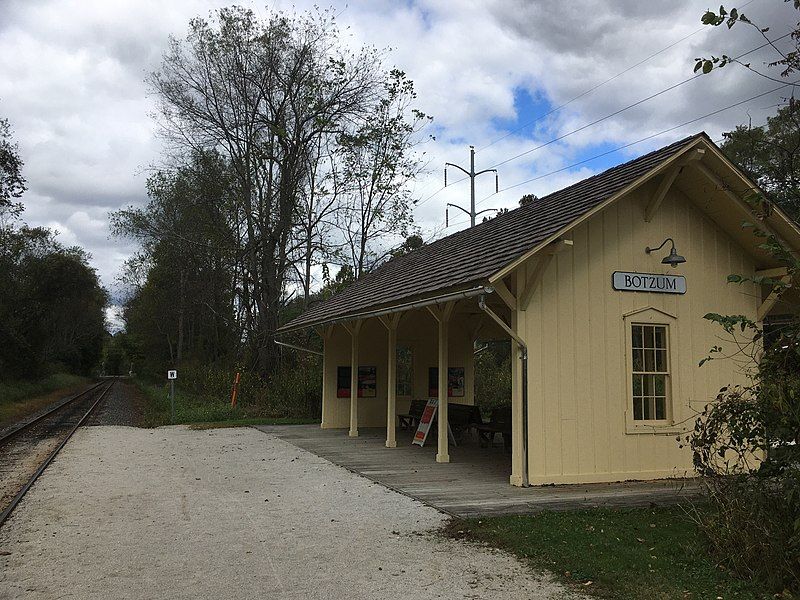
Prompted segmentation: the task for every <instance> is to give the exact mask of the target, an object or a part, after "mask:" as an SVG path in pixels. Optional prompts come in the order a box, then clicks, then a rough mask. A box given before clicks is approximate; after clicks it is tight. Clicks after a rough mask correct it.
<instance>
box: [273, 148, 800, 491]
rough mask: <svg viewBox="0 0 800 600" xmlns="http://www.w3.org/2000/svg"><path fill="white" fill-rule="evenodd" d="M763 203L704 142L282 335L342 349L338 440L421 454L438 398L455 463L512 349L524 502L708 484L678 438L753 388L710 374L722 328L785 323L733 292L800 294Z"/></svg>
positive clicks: (332, 400)
mask: <svg viewBox="0 0 800 600" xmlns="http://www.w3.org/2000/svg"><path fill="white" fill-rule="evenodd" d="M754 190H756V186H755V185H754V183H753V182H751V181H749V180H748V179H747V177H746V176H745V175H744V174H743V173H742V172H740V171H739V170H738V169H737V168H736V167H735V166H734V165H733V164H732V163H731V162H730V161H728V160H727V159H726V158H725V157H724V156H723V154H722V152H721V151H720V150H719V148H718V147H717V146H716V145H715V144H714V143H713V142H712V141H711V140H710V139H709V138H708V136H707V135H706V134H704V133H700V134H697V135H694V136H692V137H689V138H686V139H684V140H681V141H679V142H676V143H674V144H671V145H669V146H666V147H664V148H661V149H659V150H656V151H655V152H651V153H649V154H647V155H644V156H642V157H640V158H637V159H635V160H632V161H630V162H628V163H625V164H622V165H619V166H617V167H614V168H612V169H609V170H607V171H605V172H603V173H601V174H599V175H595V176H593V177H590V178H588V179H585V180H583V181H581V182H578V183H576V184H574V185H571V186H569V187H567V188H565V189H563V190H560V191H558V192H555V193H552V194H550V195H548V196H546V197H544V198H541V199H538V200H536V201H534V202H532V203H529V204H526V205H524V206H521V207H520V208H517V209H515V210H512V211H510V212H508V213H506V214H502V215H500V216H498V217H496V218H493V219H491V220H489V221H486V222H483V223H481V224H479V225H477V226H475V227H473V228H470V229H467V230H464V231H459V232H457V233H455V234H453V235H450V236H448V237H445V238H442V239H440V240H437V241H435V242H433V243H431V244H429V245H426V246H424V247H422V248H420V249H418V250H416V251H414V252H412V253H410V254H408V255H406V256H403V257H400V258H396V259H394V260H391V261H389V262H387V263H386V264H384V265H383V266H381V267H380V268H378V269H377V270H375V271H374V272H372V273H370V274H368V275H366V276H364V277H363V278H361V279H360V280H358V281H356V282H355V283H354V284H353V285H351V286H350V287H349V288H347V289H345V290H344V291H342V292H341V293H339V294H337V295H335V296H333V297H332V298H330V299H328V300H326V301H323V302H320V303H319V304H316V305H313V306H311V307H310V308H309V309H308V310H307V311H306V312H305V313H304V314H302V315H300V316H299V317H297V318H296V319H294V320H293V321H291V322H290V323H287V324H286V325H284V326H283V327H282V328H281V330H280V331H282V332H289V331H295V330H299V329H305V328H314V329H315V330H316V331H317V332H318V333H319V335H320V336H321V337H322V338H323V340H324V359H323V361H324V368H323V371H324V376H323V397H322V423H321V426H322V427H323V428H340V429H342V435H343V436H348V435H349V436H351V437H357V436H358V435H359V428H364V427H385V428H386V442H385V445H386V447H387V448H386V452H392V451H393V450H392V449H393V448H394V447H396V446H397V444H398V443H402V444H409V443H410V438H409V439H406V438H405V437H403V438H402V439H400V438H399V437H398V434H397V431H396V429H397V421H398V419H397V415H399V414H405V413H407V412H408V410H409V407H410V406H411V403H412V401H413V400H415V399H417V400H418V399H425V398H429V397H435V398H437V399H438V418H437V424H436V425H435V428H436V429H435V431H436V433H437V435H436V441H435V444H436V455H435V460H436V461H437V462H448V461H450V460H451V458H450V444H451V442H450V438H449V436H448V430H447V423H448V413H449V412H452V406H453V405H455V404H459V405H473V404H475V403H476V398H475V369H474V365H475V363H474V351H475V340H478V339H480V340H510V341H511V347H512V374H511V375H512V393H511V467H510V473H508V475H509V481H510V483H511V484H512V485H516V486H524V485H540V484H551V483H591V482H610V481H623V480H631V479H659V478H666V477H673V476H687V475H688V476H691V475H692V474H693V473H692V460H691V453H690V451H689V450H688V449H687V448H680V447H679V445H678V443H677V441H676V436H678V435H680V434H681V433H682V432H684V431H685V430H687V429H688V428H690V427H691V426H692V425H693V421H694V418H695V415H696V414H697V413H698V412H699V411H700V410H702V407H703V406H704V405H705V404H706V403H708V402H709V401H711V400H713V398H714V397H715V396H716V394H717V393H718V391H719V389H720V388H721V387H722V386H724V385H727V384H729V383H732V382H737V381H741V380H742V377H743V375H742V373H741V372H740V365H739V364H738V363H737V362H735V361H731V360H718V361H711V362H708V363H706V364H704V365H703V366H702V367H701V366H699V362H700V360H701V359H703V358H704V357H705V356H707V355H708V352H709V349H710V348H711V347H712V346H714V345H716V344H719V343H720V340H719V337H720V330H719V328H718V327H717V326H716V325H715V324H713V323H711V322H709V321H708V320H706V319H704V315H706V314H707V313H710V312H714V313H720V314H740V315H747V316H749V317H751V318H753V319H755V320H758V321H764V320H765V319H768V318H770V317H771V316H773V315H779V314H781V306H780V303H779V302H777V301H776V298H775V297H773V296H771V295H769V294H768V292H767V290H765V289H761V288H760V287H759V286H756V285H755V284H731V283H728V282H727V277H728V275H730V274H740V275H743V276H754V275H758V274H765V275H768V276H771V277H784V276H785V274H786V273H785V270H782V269H781V266H780V264H779V263H778V262H777V261H776V260H775V259H774V258H773V257H772V256H771V255H770V254H769V253H767V252H766V251H764V250H763V249H761V248H760V245H761V244H762V243H763V241H764V238H763V234H768V235H773V236H775V237H776V238H777V239H779V240H780V241H782V242H783V243H784V244H785V245H786V246H787V247H789V248H791V249H800V229H798V227H797V225H796V224H794V223H793V222H792V221H791V220H790V219H789V218H788V217H786V216H785V215H784V214H783V213H782V212H781V211H780V210H779V209H777V208H776V207H774V206H772V205H769V204H766V203H761V204H759V206H758V208H753V207H752V206H751V204H750V203H749V202H748V200H747V198H748V197H749V196H750V195H751V194H752V192H753V191H754ZM756 191H757V190H756ZM744 222H747V223H749V224H751V225H750V226H744V227H743V223H744ZM784 312H785V311H784ZM448 409H450V410H448ZM399 439H400V441H398V440H399Z"/></svg>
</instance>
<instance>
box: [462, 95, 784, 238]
mask: <svg viewBox="0 0 800 600" xmlns="http://www.w3.org/2000/svg"><path fill="white" fill-rule="evenodd" d="M797 83H798V82H797V81H794V82H789V83H785V84H783V85H780V86H777V87H775V88H772V89H770V90H768V91H766V92H761V93H760V94H756V95H755V96H751V97H749V98H746V99H744V100H740V101H738V102H735V103H733V104H729V105H728V106H724V107H722V108H719V109H717V110H714V111H711V112H709V113H706V114H704V115H701V116H699V117H695V118H693V119H690V120H688V121H684V122H683V123H680V124H678V125H674V126H672V127H669V128H667V129H663V130H661V131H659V132H657V133H653V134H650V135H648V136H645V137H643V138H640V139H638V140H635V141H633V142H629V143H627V144H623V145H621V146H618V147H616V148H613V149H611V150H607V151H605V152H601V153H600V154H595V155H594V156H590V157H588V158H585V159H583V160H580V161H577V162H574V163H572V164H569V165H566V166H564V167H561V168H559V169H555V170H553V171H549V172H547V173H543V174H541V175H537V176H536V177H531V178H529V179H526V180H524V181H520V182H518V183H515V184H513V185H509V186H507V187H504V188H502V189H500V190H499V191H498V192H494V193H492V194H489V195H488V196H485V197H484V198H481V199H480V200H478V201H477V202H476V203H475V205H476V206H477V205H479V204H481V203H482V202H484V201H486V200H488V199H489V198H491V197H492V196H495V195H497V194H499V193H502V192H505V191H508V190H512V189H514V188H517V187H519V186H521V185H525V184H527V183H531V182H533V181H538V180H540V179H544V178H545V177H549V176H551V175H555V174H557V173H561V172H563V171H566V170H569V169H572V168H574V167H578V166H580V165H583V164H586V163H588V162H591V161H593V160H597V159H598V158H602V157H604V156H608V155H609V154H613V153H615V152H619V151H620V150H624V149H626V148H630V147H631V146H635V145H636V144H641V143H642V142H646V141H648V140H651V139H653V138H656V137H659V136H662V135H664V134H667V133H670V132H672V131H675V130H676V129H680V128H681V127H685V126H687V125H691V124H692V123H696V122H697V121H702V120H703V119H707V118H709V117H713V116H714V115H718V114H719V113H721V112H724V111H726V110H730V109H732V108H736V107H737V106H741V105H743V104H746V103H748V102H752V101H753V100H757V99H759V98H763V97H764V96H768V95H770V94H774V93H775V92H778V91H780V90H782V89H785V88H787V87H791V86H794V85H797ZM719 141H722V140H719ZM467 222H468V221H455V222H453V223H451V224H450V227H453V226H456V225H461V224H464V223H467Z"/></svg>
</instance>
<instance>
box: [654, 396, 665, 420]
mask: <svg viewBox="0 0 800 600" xmlns="http://www.w3.org/2000/svg"><path fill="white" fill-rule="evenodd" d="M666 418H667V399H666V398H656V419H661V420H663V419H666Z"/></svg>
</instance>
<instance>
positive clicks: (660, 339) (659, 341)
mask: <svg viewBox="0 0 800 600" xmlns="http://www.w3.org/2000/svg"><path fill="white" fill-rule="evenodd" d="M655 330H656V331H655V337H656V344H655V347H656V348H666V347H667V328H666V327H656V328H655Z"/></svg>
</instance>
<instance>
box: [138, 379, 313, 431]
mask: <svg viewBox="0 0 800 600" xmlns="http://www.w3.org/2000/svg"><path fill="white" fill-rule="evenodd" d="M135 382H136V384H137V385H138V386H139V388H140V389H141V391H142V392H143V393H144V395H145V397H146V399H147V402H146V403H145V409H144V425H145V427H159V426H161V425H169V424H170V423H171V422H172V419H171V408H170V400H169V385H165V384H155V383H148V382H144V381H141V380H136V381H135ZM318 421H319V419H304V418H294V417H286V416H281V415H270V414H264V408H263V407H258V406H247V405H239V406H237V407H236V408H231V405H230V399H228V398H220V399H218V400H216V399H209V398H203V397H200V396H198V395H196V394H192V393H190V392H187V391H185V390H183V389H181V388H179V387H176V388H175V421H174V423H175V424H189V425H191V426H192V428H193V429H215V428H220V427H247V426H250V425H297V424H301V423H316V422H318Z"/></svg>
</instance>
